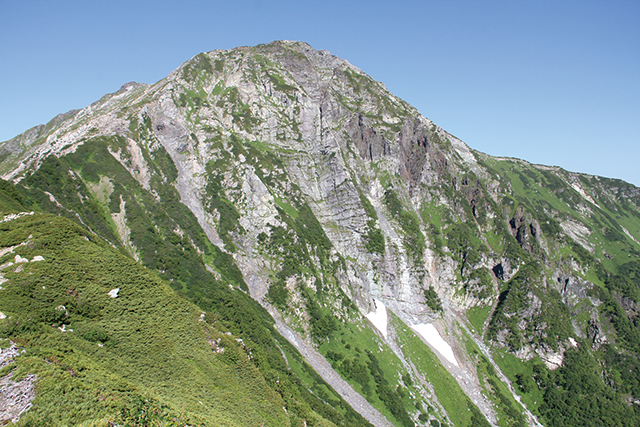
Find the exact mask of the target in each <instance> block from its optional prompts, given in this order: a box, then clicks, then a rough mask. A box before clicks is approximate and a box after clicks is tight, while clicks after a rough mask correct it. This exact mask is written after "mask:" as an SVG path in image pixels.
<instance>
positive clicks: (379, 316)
mask: <svg viewBox="0 0 640 427" xmlns="http://www.w3.org/2000/svg"><path fill="white" fill-rule="evenodd" d="M373 304H374V305H375V307H376V311H372V312H371V313H369V314H367V315H365V317H366V318H367V319H369V321H370V322H371V323H373V326H375V327H376V329H378V330H379V331H380V333H381V334H382V336H383V337H385V338H387V324H388V318H387V308H386V307H385V306H384V304H383V303H382V301H380V300H377V299H374V300H373Z"/></svg>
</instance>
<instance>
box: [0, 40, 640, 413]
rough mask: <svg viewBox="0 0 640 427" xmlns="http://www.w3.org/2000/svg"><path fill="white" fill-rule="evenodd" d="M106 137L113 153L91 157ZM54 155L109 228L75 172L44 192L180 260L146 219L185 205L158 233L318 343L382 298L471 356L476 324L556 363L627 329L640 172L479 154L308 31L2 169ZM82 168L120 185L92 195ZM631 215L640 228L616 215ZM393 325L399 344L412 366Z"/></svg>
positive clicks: (58, 129)
mask: <svg viewBox="0 0 640 427" xmlns="http://www.w3.org/2000/svg"><path fill="white" fill-rule="evenodd" d="M82 147H85V148H82ZM87 147H89V148H87ZM93 147H95V148H93ZM100 147H104V150H103V149H102V148H100ZM83 150H84V151H83ZM92 150H93V151H95V152H100V153H105V156H111V157H106V158H107V159H108V160H109V162H111V163H108V164H109V165H110V166H107V163H104V164H102V165H99V164H95V163H91V162H93V160H92V159H89V158H88V156H89V153H90V152H91V151H92ZM101 150H102V151H101ZM107 153H108V154H107ZM52 155H53V156H57V157H58V158H60V162H66V163H64V164H65V165H68V167H69V171H68V175H69V176H70V178H69V179H70V180H71V181H70V182H74V183H75V184H74V185H76V186H77V188H78V196H79V197H80V199H81V201H82V200H83V197H86V199H87V201H86V202H85V203H88V200H89V199H91V200H93V199H95V198H98V199H100V200H98V201H97V202H96V201H95V200H93V202H95V203H97V205H96V206H97V207H96V209H103V210H104V213H105V214H106V215H107V217H112V218H113V219H114V221H115V226H112V225H109V226H106V227H105V226H104V225H103V227H102V228H100V227H97V222H96V221H98V220H97V219H95V218H94V217H91V216H89V215H88V214H87V213H86V212H84V211H81V210H79V209H78V208H77V207H75V206H76V205H75V204H74V203H76V202H75V201H72V200H71V199H64V197H63V195H62V194H61V193H60V189H59V188H55V187H51V188H48V189H45V188H43V189H42V190H43V191H48V193H47V194H49V195H50V199H51V200H52V201H54V200H55V201H56V203H57V205H56V206H57V209H65V210H67V211H73V212H76V213H77V216H78V218H80V220H81V221H82V222H83V223H85V224H86V225H88V226H89V227H94V228H95V229H96V230H103V231H102V232H101V233H102V234H101V236H102V237H104V238H106V239H107V240H110V241H112V242H114V244H118V245H120V246H123V247H125V248H127V249H128V250H129V251H130V252H131V253H133V254H134V256H135V257H136V259H139V260H140V261H141V262H142V263H145V264H146V265H149V266H151V265H152V264H153V265H156V267H154V268H157V269H158V271H159V272H160V274H161V275H168V274H170V273H171V272H170V271H169V270H167V269H166V267H157V264H154V261H152V260H153V258H154V257H156V252H157V250H156V252H153V249H152V248H149V247H145V246H144V245H145V243H144V239H143V235H142V234H140V233H142V232H141V231H140V227H139V226H137V225H136V221H138V220H139V218H140V217H141V215H143V212H145V211H146V212H147V214H149V215H151V214H150V212H155V211H154V209H157V208H158V206H172V207H173V208H166V210H165V211H163V213H162V215H165V216H168V217H169V218H170V220H171V221H172V224H173V225H172V226H171V228H170V229H163V228H162V226H161V225H160V222H158V221H155V220H153V219H152V221H151V222H152V224H150V225H149V227H148V229H147V230H146V231H145V232H148V233H157V234H158V235H162V236H163V239H165V240H172V239H174V240H175V239H177V240H178V241H180V242H182V243H181V244H182V245H185V246H189V247H192V248H193V249H194V251H195V253H197V254H198V257H200V258H201V259H202V263H203V264H204V265H205V266H206V268H207V269H208V270H209V271H211V272H214V273H215V274H216V275H217V277H231V276H225V275H228V274H230V273H229V271H231V267H230V266H229V265H226V264H225V266H221V263H220V262H217V261H214V258H215V259H217V260H219V259H222V258H220V257H223V258H224V259H225V260H227V261H225V262H228V263H232V264H233V268H237V269H238V271H239V273H240V276H235V277H236V279H234V281H232V282H231V283H232V285H233V286H236V287H238V288H242V287H245V286H246V291H248V292H249V293H250V294H251V296H252V297H253V298H255V299H256V300H258V301H259V302H260V303H261V304H262V305H263V306H264V307H266V308H267V309H268V310H269V312H270V313H271V314H272V315H273V316H275V317H277V318H279V319H281V320H282V321H283V322H284V323H285V324H286V325H287V327H290V328H292V329H293V330H295V331H296V333H299V334H300V335H301V336H302V337H305V338H306V339H307V341H308V343H309V342H313V343H315V344H316V345H318V344H321V343H323V342H325V340H327V341H328V340H330V338H329V337H330V334H331V333H332V332H333V331H335V330H337V328H338V326H336V325H337V324H338V323H340V324H349V323H353V324H358V325H361V326H359V327H362V325H365V323H363V322H364V320H363V319H364V318H363V315H364V314H367V313H370V312H372V311H376V307H375V304H374V299H375V300H376V301H378V302H380V303H381V304H384V305H385V306H386V307H387V308H388V309H389V310H391V311H392V312H393V313H394V316H397V318H398V319H399V320H400V321H401V322H405V323H406V324H409V325H417V324H424V323H430V322H433V321H434V320H436V319H441V320H438V322H437V323H436V324H437V325H439V327H440V328H441V329H442V331H441V332H442V333H443V334H444V335H446V334H445V329H447V330H448V335H446V336H447V339H448V340H449V341H450V343H451V344H453V348H454V350H455V351H456V352H457V356H458V357H460V360H464V361H466V362H463V363H467V364H469V366H471V365H473V363H472V362H470V360H471V359H472V357H471V356H470V355H469V354H468V351H469V350H468V349H467V347H465V345H463V344H462V342H463V341H462V336H463V335H464V334H465V333H467V334H470V335H472V336H474V339H475V340H476V341H477V342H478V343H480V344H481V340H482V339H483V338H484V339H486V340H487V342H489V343H491V345H494V346H496V347H499V348H505V349H506V350H507V351H509V352H511V353H513V354H516V355H517V356H519V357H521V358H522V359H523V360H528V359H531V358H534V357H536V355H537V356H539V357H540V358H542V360H544V361H546V362H548V365H549V366H551V367H552V368H556V367H558V366H560V365H561V363H562V357H563V356H562V353H563V351H564V350H565V349H568V348H571V347H574V344H573V343H575V341H572V340H573V339H574V338H578V337H587V338H588V339H590V340H592V341H593V343H594V345H595V343H597V345H598V346H601V345H602V344H603V343H605V342H606V341H607V340H609V339H612V337H613V336H614V335H615V334H611V333H609V331H608V330H606V328H608V327H610V326H607V325H609V322H608V320H606V319H605V318H604V317H603V316H602V315H600V311H599V309H598V306H599V305H600V304H601V302H602V300H603V299H606V298H605V297H604V296H602V295H600V293H599V290H598V289H600V288H601V287H602V288H604V287H606V286H605V276H606V274H607V272H610V273H614V274H615V273H616V268H618V266H620V265H622V264H623V262H621V261H620V260H615V259H614V258H613V257H612V256H611V255H609V254H610V253H616V254H622V253H624V251H628V252H631V253H633V256H634V257H637V254H638V250H639V249H640V248H638V247H637V241H636V240H635V239H640V231H639V230H640V220H638V218H640V214H639V210H638V201H639V200H640V195H639V192H638V189H636V188H635V187H633V186H630V185H628V184H625V183H622V182H617V181H612V180H606V179H603V178H598V177H591V176H588V175H581V174H574V173H570V172H566V171H564V170H561V169H559V168H549V167H543V166H539V165H531V164H529V163H527V162H524V161H520V160H516V159H499V158H493V157H490V156H487V155H484V154H482V153H479V152H476V151H474V150H472V149H470V148H469V147H468V146H466V145H465V144H464V143H463V142H462V141H460V140H458V139H457V138H455V137H454V136H452V135H450V134H448V133H447V132H445V131H444V130H443V129H441V128H439V127H438V126H436V125H435V124H434V123H432V122H431V121H430V120H428V119H426V118H424V117H423V116H421V115H420V114H419V113H418V111H417V110H415V109H414V108H413V107H411V106H410V105H408V104H407V103H405V102H404V101H402V100H400V99H398V98H396V97H394V96H393V95H392V94H391V93H389V92H388V91H387V89H386V88H385V87H384V85H383V84H381V83H379V82H376V81H374V80H373V79H371V78H370V77H369V76H367V75H366V74H365V73H363V72H362V71H361V70H359V69H358V68H356V67H354V66H353V65H351V64H349V63H348V62H347V61H344V60H342V59H340V58H337V57H336V56H334V55H331V54H330V53H328V52H326V51H316V50H314V49H313V48H311V47H310V46H309V45H307V44H304V43H299V42H287V41H282V42H274V43H271V44H268V45H260V46H256V47H242V48H237V49H233V50H229V51H212V52H209V53H201V54H199V55H197V56H195V57H194V58H192V59H191V60H189V61H188V62H186V63H185V64H183V65H182V66H181V67H179V68H178V69H176V70H175V71H174V72H172V73H171V74H170V75H169V76H168V77H167V78H166V79H163V80H161V81H160V82H158V83H156V84H154V85H151V86H147V85H139V84H127V85H125V86H123V88H122V89H121V90H120V91H118V92H116V93H115V94H112V95H108V96H105V97H104V98H103V99H101V100H100V101H98V102H96V103H94V104H93V105H91V106H90V107H87V108H86V109H84V110H81V111H78V112H73V113H72V114H68V115H67V116H63V117H58V118H56V119H54V120H53V121H52V123H50V124H48V125H47V126H46V127H44V128H36V129H32V130H31V131H28V132H26V133H25V134H23V135H21V136H19V137H17V138H15V139H13V140H11V141H7V142H5V143H3V144H1V145H0V159H3V160H2V163H1V165H0V173H2V174H3V177H4V179H12V180H14V181H16V182H18V181H20V180H25V181H24V182H30V181H29V177H30V176H31V174H32V173H33V172H34V171H36V170H38V168H40V167H41V165H43V164H44V165H46V164H47V163H46V162H47V161H51V160H47V158H48V156H52ZM74 156H75V157H74ZM83 156H84V157H83ZM92 156H93V154H92ZM49 158H50V157H49ZM65 159H70V160H68V161H67V160H65ZM85 160H86V162H87V163H86V164H83V163H82V162H83V161H85ZM89 164H91V166H90V167H89V166H86V165H89ZM119 168H121V169H119ZM72 169H73V170H72ZM123 174H124V175H123ZM123 176H126V177H127V178H126V182H127V183H125V181H123V179H124V178H122V177H123ZM105 180H106V181H105ZM83 182H86V183H88V184H87V186H86V187H88V188H101V187H99V186H98V184H99V183H102V182H108V183H110V184H109V185H110V187H109V191H108V192H106V193H104V194H103V193H100V194H102V195H101V196H99V197H98V196H95V197H93V196H91V197H89V196H86V195H83V193H82V191H83V190H82V189H83V188H85V186H84V184H83ZM127 186H128V188H127ZM131 189H134V190H131ZM127 191H133V193H135V196H130V195H128V192H127ZM92 194H93V193H92ZM95 194H98V193H95ZM65 200H66V202H65ZM74 200H75V199H74ZM178 201H179V202H180V203H181V204H182V205H184V206H186V207H187V208H188V210H189V212H190V214H191V215H192V216H193V219H194V221H195V222H196V223H197V227H199V228H200V229H201V230H202V232H203V233H204V235H206V238H207V239H208V242H205V243H203V242H202V241H201V240H200V238H199V237H198V235H197V232H194V231H193V230H194V229H195V228H194V227H196V225H195V224H192V223H189V222H188V221H191V220H190V219H188V218H187V217H188V215H187V216H185V215H183V214H180V215H181V216H178V211H179V210H178V209H174V208H175V206H176V205H175V203H177V202H178ZM58 202H59V203H58ZM125 205H126V210H125ZM136 212H137V213H136ZM623 216H624V217H625V218H627V219H626V221H627V222H626V223H625V224H626V225H625V227H626V228H624V232H622V231H621V230H622V228H621V226H620V225H619V224H618V223H617V222H616V221H615V220H614V217H615V218H618V217H619V218H622V217H623ZM150 218H151V216H150ZM116 219H117V221H116ZM185 221H186V222H185ZM123 230H124V231H123ZM98 232H99V231H98ZM99 233H100V232H99ZM136 233H138V234H136ZM634 233H635V234H634ZM129 239H131V240H129ZM117 242H119V243H117ZM208 245H213V246H215V248H217V249H215V254H216V255H215V256H213V255H211V250H212V249H207V248H208V247H209V246H208ZM183 250H184V248H183ZM617 256H621V255H617ZM629 256H631V254H630V255H629ZM603 260H605V263H604V264H603V265H604V267H602V269H601V270H598V265H599V263H600V262H602V261H603ZM634 260H635V258H634ZM625 261H626V260H625ZM233 271H235V270H233ZM168 277H170V276H167V278H168ZM171 277H173V276H171ZM171 280H173V279H171ZM594 281H596V282H597V283H596V284H594ZM607 283H608V282H607ZM174 284H175V287H176V288H178V287H179V286H183V288H187V287H188V285H187V284H186V283H185V284H182V285H178V284H177V282H175V283H174ZM596 285H597V286H596ZM611 291H612V292H619V293H620V295H621V297H622V296H624V297H627V298H631V300H630V303H628V304H626V305H625V306H626V307H636V306H637V303H636V302H635V300H633V298H634V297H633V296H630V295H622V292H624V291H623V290H620V289H618V290H615V289H613V288H612V289H611ZM607 298H610V297H607ZM607 301H608V300H607ZM612 304H613V303H612ZM633 304H636V305H633ZM628 311H629V310H628ZM634 313H635V311H634ZM631 315H632V314H631ZM328 318H331V319H334V320H331V321H329V320H327V319H328ZM331 322H334V323H331ZM335 322H337V323H335ZM393 324H394V323H393V322H391V323H390V325H393ZM393 327H394V326H390V328H393ZM464 331H466V332H464ZM604 332H606V335H605V333H604ZM611 332H613V331H611ZM394 336H395V335H394V334H392V335H391V337H392V338H388V339H387V338H385V340H384V341H385V342H386V344H385V345H389V346H391V347H392V348H394V349H395V350H394V351H395V353H396V354H397V355H400V358H401V359H402V361H403V362H402V363H404V366H405V367H409V366H411V362H410V361H408V360H407V359H406V358H404V356H402V350H401V346H399V345H397V343H395V342H392V340H393V339H395V338H393V337H394ZM343 341H344V340H343ZM323 351H326V349H324V350H323ZM336 365H337V362H336ZM414 368H415V367H414ZM452 369H454V368H452ZM454 370H455V369H454ZM410 371H411V375H412V376H413V375H414V374H415V372H417V370H415V369H413V370H411V369H410ZM414 371H415V372H414ZM460 378H461V377H460ZM460 381H462V380H460ZM460 381H459V382H460ZM469 384H471V385H469V386H468V389H465V390H466V391H467V392H469V393H471V394H473V393H475V392H477V391H478V390H480V389H481V388H482V387H485V385H484V383H483V382H482V380H481V379H479V376H476V378H475V379H474V380H473V381H471V382H470V383H469ZM474 387H475V388H474ZM425 390H426V389H425ZM425 393H426V391H425ZM476 394H477V395H479V396H481V394H480V393H476ZM478 405H479V406H480V407H481V410H482V411H483V412H484V414H485V416H487V417H488V419H490V420H494V421H495V414H494V413H493V410H492V409H490V405H488V404H487V402H484V403H483V402H479V403H478ZM483 405H484V406H483ZM414 415H415V417H414V418H416V419H417V415H416V414H414ZM432 419H433V417H432ZM438 419H444V418H442V417H439V418H438Z"/></svg>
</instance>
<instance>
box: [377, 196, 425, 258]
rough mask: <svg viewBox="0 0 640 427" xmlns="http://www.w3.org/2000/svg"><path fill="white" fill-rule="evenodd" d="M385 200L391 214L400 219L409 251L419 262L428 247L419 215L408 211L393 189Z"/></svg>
mask: <svg viewBox="0 0 640 427" xmlns="http://www.w3.org/2000/svg"><path fill="white" fill-rule="evenodd" d="M384 202H385V203H386V205H387V207H388V208H389V212H390V213H391V215H392V216H393V217H394V218H395V219H396V220H398V223H399V224H400V227H402V230H403V231H404V242H405V248H406V250H407V253H408V254H409V255H410V256H411V257H412V258H413V259H414V260H415V261H417V262H419V261H420V260H421V259H422V255H423V254H424V251H425V249H426V243H425V238H424V234H422V230H420V224H419V222H418V216H417V215H416V214H415V213H413V212H409V211H406V210H405V209H404V207H403V205H402V203H401V202H400V200H399V199H398V196H397V194H396V193H395V191H393V190H387V191H386V192H385V193H384Z"/></svg>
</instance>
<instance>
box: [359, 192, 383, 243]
mask: <svg viewBox="0 0 640 427" xmlns="http://www.w3.org/2000/svg"><path fill="white" fill-rule="evenodd" d="M360 203H362V207H363V208H364V211H365V212H366V214H367V217H369V219H368V220H367V234H365V236H364V237H365V239H366V240H367V243H366V245H365V247H366V249H367V250H368V251H369V252H371V253H374V254H379V255H384V234H382V230H380V228H378V226H377V222H378V214H377V213H376V210H375V208H374V207H373V205H372V204H371V202H370V201H369V199H367V197H366V196H365V195H364V194H363V193H362V192H360Z"/></svg>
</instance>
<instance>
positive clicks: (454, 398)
mask: <svg viewBox="0 0 640 427" xmlns="http://www.w3.org/2000/svg"><path fill="white" fill-rule="evenodd" d="M390 320H391V322H392V324H393V327H394V328H395V330H396V333H397V336H398V341H399V343H400V344H401V346H402V352H403V354H404V356H405V357H406V358H407V359H408V360H411V362H412V363H413V364H414V365H415V367H416V368H417V369H418V372H419V373H420V375H422V376H424V378H425V379H426V380H427V381H429V383H431V384H432V385H433V388H434V390H435V394H436V396H437V397H438V400H439V401H440V404H442V406H443V407H444V409H445V410H446V411H447V414H448V415H449V418H450V419H451V421H452V422H453V424H454V425H456V426H473V427H475V426H488V425H489V424H488V422H487V420H486V419H485V418H484V416H482V414H481V413H480V411H479V410H478V408H476V406H475V405H474V404H473V403H472V402H471V401H470V400H469V398H468V397H467V396H466V395H465V394H464V392H463V391H462V389H461V388H460V386H459V385H458V383H457V382H456V380H455V379H453V377H452V376H451V375H450V374H449V373H448V372H447V370H446V369H445V367H444V366H442V364H441V363H440V360H439V359H438V357H437V356H436V355H435V354H433V352H432V351H431V350H430V349H429V347H427V346H426V345H425V344H424V343H423V342H422V341H421V340H420V338H419V337H418V336H417V335H416V334H415V333H414V332H413V331H412V330H411V328H409V326H407V325H405V324H404V323H403V322H402V321H401V320H400V319H399V318H398V317H396V316H395V315H393V314H391V317H390ZM465 403H466V405H467V407H468V408H469V411H465V410H461V407H464V406H462V405H464V404H465Z"/></svg>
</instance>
